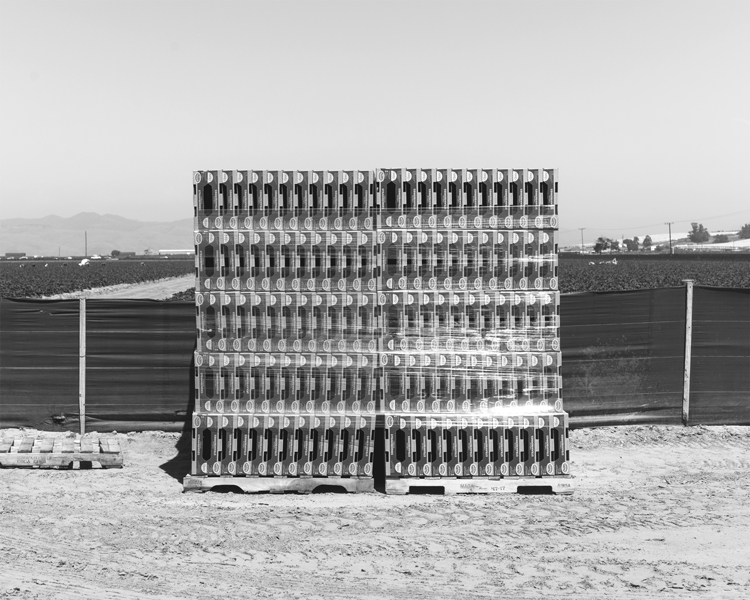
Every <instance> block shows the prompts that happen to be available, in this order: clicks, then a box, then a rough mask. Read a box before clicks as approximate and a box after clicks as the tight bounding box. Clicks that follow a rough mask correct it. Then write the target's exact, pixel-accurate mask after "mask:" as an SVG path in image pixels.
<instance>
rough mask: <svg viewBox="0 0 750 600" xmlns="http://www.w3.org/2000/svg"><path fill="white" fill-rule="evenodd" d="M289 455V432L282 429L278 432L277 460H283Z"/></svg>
mask: <svg viewBox="0 0 750 600" xmlns="http://www.w3.org/2000/svg"><path fill="white" fill-rule="evenodd" d="M288 456H289V432H288V431H287V430H286V429H282V430H281V431H280V432H279V460H280V461H285V460H286V459H287V457H288Z"/></svg>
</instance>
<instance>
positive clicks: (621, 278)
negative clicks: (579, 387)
mask: <svg viewBox="0 0 750 600" xmlns="http://www.w3.org/2000/svg"><path fill="white" fill-rule="evenodd" d="M612 258H617V255H614V254H613V255H608V254H606V255H601V256H594V255H592V256H591V260H590V261H589V260H585V259H584V258H561V259H560V261H559V270H558V280H559V285H558V288H559V290H560V292H561V293H563V294H567V293H574V292H615V291H626V290H639V289H655V288H663V287H679V286H682V285H684V284H683V280H685V279H692V280H694V282H695V284H696V285H703V286H712V287H730V288H750V260H747V261H736V260H721V259H717V260H710V261H696V260H689V259H684V260H682V259H679V258H666V257H665V258H664V259H663V260H659V259H654V258H653V257H649V259H644V260H638V259H629V260H621V261H619V262H617V264H613V263H612V262H609V261H611V260H612ZM592 263H593V264H592ZM194 268H195V265H194V261H193V259H192V258H188V259H184V258H180V259H170V260H147V261H139V260H122V261H103V262H98V261H94V262H92V263H91V264H90V265H87V266H84V267H81V266H79V265H78V263H77V262H74V261H65V260H58V261H56V260H23V261H4V262H2V263H0V297H2V298H42V297H47V296H56V295H60V294H66V293H71V292H77V291H81V290H88V289H94V288H101V287H108V286H115V285H122V284H140V283H147V282H153V281H158V280H160V279H167V278H173V277H183V276H185V275H189V274H191V273H193V272H194ZM193 295H194V290H192V293H191V290H190V288H188V289H186V290H184V291H183V292H181V293H180V294H179V297H177V298H173V299H179V300H192V299H193Z"/></svg>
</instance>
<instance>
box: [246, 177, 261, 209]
mask: <svg viewBox="0 0 750 600" xmlns="http://www.w3.org/2000/svg"><path fill="white" fill-rule="evenodd" d="M248 195H249V198H248V203H249V204H250V206H249V208H250V209H252V210H251V212H252V213H255V212H256V211H258V210H259V209H260V202H259V201H258V186H257V185H255V184H254V183H253V184H250V186H248Z"/></svg>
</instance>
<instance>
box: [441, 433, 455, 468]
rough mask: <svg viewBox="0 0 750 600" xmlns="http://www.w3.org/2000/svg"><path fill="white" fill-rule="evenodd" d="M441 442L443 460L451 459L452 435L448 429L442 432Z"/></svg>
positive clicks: (449, 460) (447, 461)
mask: <svg viewBox="0 0 750 600" xmlns="http://www.w3.org/2000/svg"><path fill="white" fill-rule="evenodd" d="M443 442H444V448H445V451H444V452H443V462H445V463H449V462H451V461H453V436H452V435H451V432H450V431H444V432H443Z"/></svg>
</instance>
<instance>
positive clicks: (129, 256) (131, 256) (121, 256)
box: [117, 252, 135, 258]
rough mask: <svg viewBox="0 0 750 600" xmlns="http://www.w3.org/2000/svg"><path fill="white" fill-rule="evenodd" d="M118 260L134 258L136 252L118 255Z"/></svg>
mask: <svg viewBox="0 0 750 600" xmlns="http://www.w3.org/2000/svg"><path fill="white" fill-rule="evenodd" d="M117 256H118V258H133V257H134V256H135V252H120V254H118V255H117Z"/></svg>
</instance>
